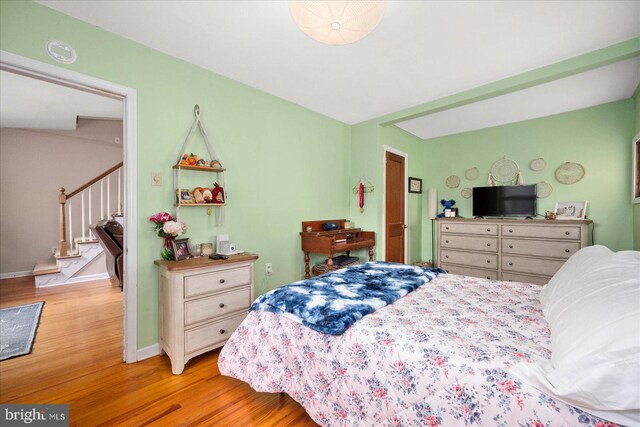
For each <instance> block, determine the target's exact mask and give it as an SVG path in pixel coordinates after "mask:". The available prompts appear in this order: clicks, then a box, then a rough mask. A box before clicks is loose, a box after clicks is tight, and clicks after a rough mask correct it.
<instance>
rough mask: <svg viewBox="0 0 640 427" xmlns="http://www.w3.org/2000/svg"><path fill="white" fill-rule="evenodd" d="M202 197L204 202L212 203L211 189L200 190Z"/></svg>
mask: <svg viewBox="0 0 640 427" xmlns="http://www.w3.org/2000/svg"><path fill="white" fill-rule="evenodd" d="M202 198H203V199H204V202H205V203H213V193H211V190H209V189H208V188H205V189H204V191H203V192H202Z"/></svg>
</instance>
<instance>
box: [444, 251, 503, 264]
mask: <svg viewBox="0 0 640 427" xmlns="http://www.w3.org/2000/svg"><path fill="white" fill-rule="evenodd" d="M440 253H441V258H440V262H442V263H445V264H448V263H452V264H463V265H467V266H473V267H480V268H487V269H497V268H498V255H494V254H480V253H474V252H459V251H452V250H444V249H443V250H442V251H441V252H440Z"/></svg>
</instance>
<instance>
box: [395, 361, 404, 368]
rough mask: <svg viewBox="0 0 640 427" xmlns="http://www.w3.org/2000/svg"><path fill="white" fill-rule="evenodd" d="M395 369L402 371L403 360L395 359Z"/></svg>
mask: <svg viewBox="0 0 640 427" xmlns="http://www.w3.org/2000/svg"><path fill="white" fill-rule="evenodd" d="M396 369H397V370H398V371H402V370H403V369H404V362H403V361H402V360H396Z"/></svg>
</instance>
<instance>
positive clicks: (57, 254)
mask: <svg viewBox="0 0 640 427" xmlns="http://www.w3.org/2000/svg"><path fill="white" fill-rule="evenodd" d="M81 256H82V255H80V254H79V253H76V252H71V251H69V253H68V254H67V256H60V252H56V254H55V255H54V256H53V257H54V258H55V259H68V258H80V257H81Z"/></svg>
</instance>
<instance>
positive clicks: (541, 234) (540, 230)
mask: <svg viewBox="0 0 640 427" xmlns="http://www.w3.org/2000/svg"><path fill="white" fill-rule="evenodd" d="M512 236H514V237H537V238H540V239H570V240H579V239H580V226H579V225H567V226H557V225H518V224H514V225H506V224H503V225H502V237H512Z"/></svg>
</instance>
